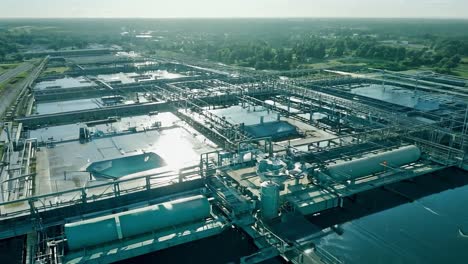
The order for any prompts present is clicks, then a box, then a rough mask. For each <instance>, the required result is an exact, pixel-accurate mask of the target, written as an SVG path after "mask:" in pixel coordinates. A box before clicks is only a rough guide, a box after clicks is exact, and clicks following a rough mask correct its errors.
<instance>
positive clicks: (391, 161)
mask: <svg viewBox="0 0 468 264" xmlns="http://www.w3.org/2000/svg"><path fill="white" fill-rule="evenodd" d="M419 158H421V150H420V149H419V148H418V147H416V146H414V145H410V146H404V147H401V148H398V149H395V150H391V151H386V152H382V153H378V154H375V155H372V156H369V157H364V158H359V159H354V160H351V161H347V162H343V163H338V164H333V165H329V166H327V167H326V169H325V170H323V171H321V173H325V174H327V175H329V176H331V177H332V178H334V179H338V180H346V179H355V178H359V177H363V176H367V175H371V174H374V173H379V172H383V171H384V170H385V169H386V166H388V167H401V166H403V165H406V164H409V163H412V162H415V161H417V160H419ZM384 164H386V166H385V165H384Z"/></svg>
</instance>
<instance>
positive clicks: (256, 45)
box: [156, 36, 468, 73]
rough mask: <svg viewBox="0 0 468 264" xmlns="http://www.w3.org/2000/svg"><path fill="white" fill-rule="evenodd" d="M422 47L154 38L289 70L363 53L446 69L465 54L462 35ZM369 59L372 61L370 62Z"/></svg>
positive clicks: (398, 66) (394, 63) (391, 63)
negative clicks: (457, 38)
mask: <svg viewBox="0 0 468 264" xmlns="http://www.w3.org/2000/svg"><path fill="white" fill-rule="evenodd" d="M425 42H426V43H427V45H424V46H425V47H424V48H413V47H411V46H409V45H404V44H399V43H394V44H388V43H384V42H380V41H378V40H376V39H374V38H372V37H349V36H347V37H335V38H332V39H330V38H319V37H313V36H312V37H304V38H299V39H298V38H297V37H295V38H293V39H290V40H288V41H287V42H286V44H284V43H283V45H281V46H280V45H276V44H275V43H271V42H267V41H255V42H253V41H252V42H249V41H245V40H233V39H229V40H225V41H222V42H216V41H213V40H196V41H183V42H177V41H175V42H166V43H158V44H157V47H156V48H158V49H166V50H171V51H176V52H181V53H185V54H188V55H191V56H198V57H201V58H207V59H211V60H216V61H219V62H222V63H226V64H236V65H240V66H247V67H254V68H256V69H260V70H261V69H274V70H288V69H294V68H297V67H301V66H303V65H307V64H309V63H314V62H319V61H321V60H324V59H332V58H336V59H342V58H362V59H368V60H369V63H370V64H371V66H372V64H378V65H380V66H381V67H385V68H387V69H391V70H404V69H409V68H415V67H420V66H427V67H432V68H435V69H436V71H439V72H444V73H448V72H451V70H453V69H454V68H456V67H457V66H458V64H459V63H460V62H461V58H462V56H468V41H466V40H451V39H441V40H430V41H427V40H426V41H425ZM372 61H373V62H372Z"/></svg>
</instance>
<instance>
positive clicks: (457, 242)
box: [309, 169, 468, 264]
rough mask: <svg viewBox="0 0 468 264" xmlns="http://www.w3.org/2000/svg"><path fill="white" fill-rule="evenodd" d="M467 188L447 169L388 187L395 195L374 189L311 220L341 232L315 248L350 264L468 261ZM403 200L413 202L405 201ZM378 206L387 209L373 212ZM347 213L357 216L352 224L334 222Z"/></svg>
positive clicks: (464, 176) (465, 176) (463, 176)
mask: <svg viewBox="0 0 468 264" xmlns="http://www.w3.org/2000/svg"><path fill="white" fill-rule="evenodd" d="M424 177H428V179H424ZM467 184H468V173H466V172H462V171H460V170H451V169H450V170H444V171H442V172H440V173H438V174H436V175H426V176H421V177H418V178H417V179H416V180H415V181H412V182H402V183H399V184H395V185H391V186H390V188H391V189H392V190H397V191H398V193H399V194H397V192H394V191H388V190H383V189H376V190H374V191H372V192H369V193H367V194H363V195H362V196H357V200H356V201H354V202H349V204H350V205H349V206H347V205H345V209H340V210H337V211H336V212H333V213H329V214H328V215H327V214H323V215H322V216H317V217H310V219H309V220H310V221H311V222H313V223H322V224H324V223H326V222H331V221H335V222H337V223H340V225H339V226H340V229H341V230H342V231H343V233H342V234H341V235H340V234H338V233H335V232H333V233H330V234H328V235H326V236H325V237H322V238H321V239H319V240H318V241H316V245H317V246H318V247H320V248H321V249H324V250H326V251H328V252H329V253H331V254H332V255H334V256H335V257H337V258H338V259H340V260H341V261H342V262H343V263H351V264H354V263H356V264H360V263H374V264H379V263H380V264H393V263H413V264H438V263H456V264H457V263H460V264H462V263H468V210H467V204H468V185H467ZM421 193H424V194H423V195H421ZM401 194H404V195H405V196H406V197H404V196H402V195H401ZM408 197H411V198H413V197H415V198H416V199H415V200H414V201H413V202H410V201H408ZM400 202H401V204H400ZM379 204H386V206H387V205H388V204H390V206H389V207H388V208H384V209H379V211H377V212H372V210H373V208H377V207H379ZM368 211H370V213H367V212H368ZM350 212H353V213H355V214H356V215H354V216H352V217H351V218H352V220H350V221H347V220H343V221H341V220H342V219H340V220H337V219H339V218H343V219H346V217H347V216H349V215H350V214H351V213H350ZM362 212H365V213H363V214H360V213H362Z"/></svg>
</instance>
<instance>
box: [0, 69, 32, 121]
mask: <svg viewBox="0 0 468 264" xmlns="http://www.w3.org/2000/svg"><path fill="white" fill-rule="evenodd" d="M33 67H34V65H33V64H31V63H23V64H21V65H19V66H18V67H16V68H14V69H11V70H9V71H8V72H6V73H4V74H3V75H1V76H0V83H2V82H3V81H7V80H8V79H10V78H12V77H15V76H16V75H18V74H21V73H23V72H25V71H27V70H29V69H31V68H33ZM5 75H6V76H5ZM31 78H32V76H31V74H30V75H29V76H27V77H26V78H25V79H23V80H21V81H19V82H18V83H16V84H15V85H13V86H12V87H10V88H5V89H2V90H0V117H1V116H2V115H3V114H4V113H5V112H6V111H7V109H8V107H9V106H10V104H11V102H13V101H14V100H16V97H18V94H19V93H20V92H21V90H22V89H21V88H22V87H24V85H25V84H26V83H27V82H29V81H31Z"/></svg>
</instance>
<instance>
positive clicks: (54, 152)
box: [0, 49, 468, 264]
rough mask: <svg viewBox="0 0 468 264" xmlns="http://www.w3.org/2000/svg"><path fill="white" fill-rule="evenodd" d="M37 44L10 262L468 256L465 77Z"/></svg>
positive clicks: (8, 206)
mask: <svg viewBox="0 0 468 264" xmlns="http://www.w3.org/2000/svg"><path fill="white" fill-rule="evenodd" d="M28 56H30V57H35V58H38V59H40V63H37V64H35V65H34V67H33V68H32V69H31V71H30V78H29V79H28V82H25V83H24V86H23V87H22V89H21V92H20V96H19V97H18V99H17V100H16V102H15V103H14V104H13V106H11V108H10V109H9V111H8V113H7V115H6V116H5V117H4V119H3V121H2V122H3V130H2V131H1V136H0V141H2V142H3V146H4V151H3V156H2V157H1V165H0V190H1V195H0V241H1V242H0V245H1V246H0V248H1V251H4V252H8V253H7V254H6V255H5V257H4V258H3V257H2V259H4V260H5V261H6V262H3V260H1V261H0V262H2V263H9V262H8V259H13V260H18V259H19V260H22V261H21V263H28V264H33V263H35V264H46V263H48V264H58V263H63V264H65V263H100V264H101V263H115V262H118V263H146V261H148V260H149V259H151V260H152V261H151V262H161V263H296V264H301V263H304V264H306V263H307V264H308V263H325V264H332V263H382V262H381V261H382V259H387V260H390V262H387V263H428V262H427V260H428V259H432V260H435V261H436V262H437V261H438V260H440V261H442V262H438V263H464V262H463V261H462V262H459V261H460V260H462V259H463V260H466V258H468V253H467V251H466V248H467V247H468V238H467V237H468V222H466V219H467V218H466V217H467V214H468V212H467V210H465V209H464V208H465V207H466V202H468V199H467V197H468V195H466V194H467V193H468V189H467V186H468V185H467V184H468V173H467V171H468V155H467V153H468V93H467V87H466V86H467V85H468V82H467V81H466V80H464V79H457V80H453V81H450V80H449V79H447V78H448V77H446V76H437V75H425V74H415V75H412V74H402V73H396V72H391V71H382V70H372V71H371V72H370V73H367V74H357V73H351V72H341V71H333V70H313V69H310V70H307V69H305V70H291V71H285V72H276V71H253V70H252V71H250V70H248V69H240V68H235V67H230V66H226V65H220V64H214V63H213V64H210V63H208V62H206V63H204V64H196V63H193V62H190V61H175V60H170V59H165V58H157V57H150V56H144V55H138V54H129V53H125V52H121V51H118V50H112V49H94V50H74V51H61V52H45V53H37V54H34V53H31V54H28ZM63 67H65V68H67V70H66V71H64V72H54V71H50V70H49V71H48V69H57V68H63ZM191 248H193V249H196V252H197V253H194V251H192V253H189V252H190V249H191ZM451 250H455V251H456V252H457V254H456V255H455V254H451V256H446V255H445V254H444V252H452V251H451ZM430 252H432V253H430ZM197 254H198V255H197ZM184 257H185V258H184ZM399 260H403V261H402V262H398V261H399ZM443 261H446V262H443ZM148 262H149V261H148ZM15 263H18V262H15Z"/></svg>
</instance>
